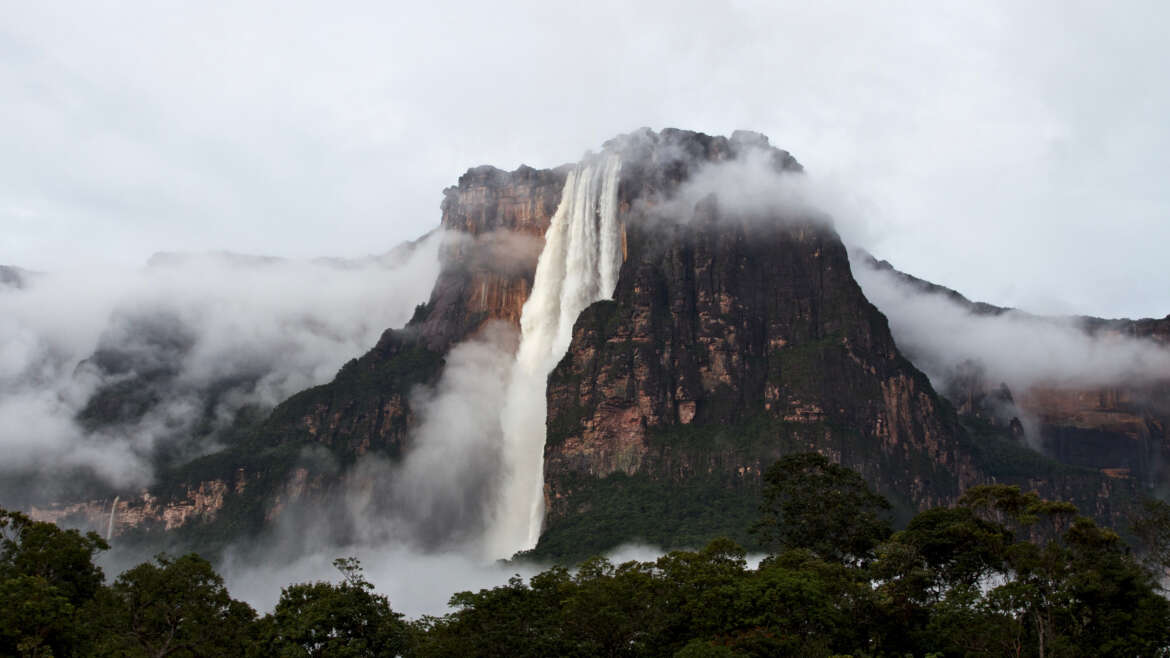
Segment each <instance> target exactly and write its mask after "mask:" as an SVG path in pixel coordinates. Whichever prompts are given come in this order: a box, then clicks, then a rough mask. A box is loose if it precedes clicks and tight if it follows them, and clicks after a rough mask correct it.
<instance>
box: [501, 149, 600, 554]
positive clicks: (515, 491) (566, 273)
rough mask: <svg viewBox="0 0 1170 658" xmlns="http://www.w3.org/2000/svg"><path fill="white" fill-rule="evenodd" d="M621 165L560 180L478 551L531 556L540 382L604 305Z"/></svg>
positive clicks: (539, 476) (538, 485)
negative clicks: (501, 477)
mask: <svg viewBox="0 0 1170 658" xmlns="http://www.w3.org/2000/svg"><path fill="white" fill-rule="evenodd" d="M620 172H621V159H620V158H619V157H618V156H617V155H614V154H604V155H602V156H600V157H597V158H590V159H589V161H588V162H586V163H582V164H580V165H578V166H577V167H576V168H575V169H574V170H573V171H572V172H570V173H569V175H568V178H566V180H565V188H564V191H563V192H562V193H561V203H560V205H559V206H557V210H556V213H555V214H554V215H553V217H552V221H551V222H550V223H549V227H548V231H547V232H546V233H545V236H544V249H543V250H542V251H541V253H540V260H539V261H537V265H536V278H535V281H534V283H533V286H532V294H531V295H530V296H529V298H528V301H527V302H525V304H524V308H523V310H522V311H521V314H520V348H519V350H518V352H517V355H516V363H515V365H514V366H513V369H512V376H511V379H510V382H509V385H508V393H507V395H506V397H505V402H504V408H503V410H502V411H501V413H500V422H501V425H502V428H503V434H504V453H503V454H504V463H505V466H506V468H507V469H508V473H507V477H506V480H505V483H504V486H503V490H502V492H501V494H500V500H499V507H498V508H497V512H496V515H495V519H494V524H493V526H492V527H491V528H490V529H489V531H488V536H487V538H486V549H487V551H488V553H489V554H490V555H492V556H493V557H511V556H512V554H513V553H515V552H516V551H519V550H524V549H527V548H532V547H533V546H535V545H536V540H537V539H538V538H539V536H540V530H541V523H542V522H543V520H544V441H545V418H546V415H547V408H546V400H545V387H546V385H547V381H548V374H549V372H551V371H552V369H553V368H554V367H556V364H557V362H558V361H560V360H561V358H562V357H563V356H564V355H565V352H566V351H567V350H568V349H569V342H570V340H571V339H572V337H573V323H574V322H576V321H577V316H578V315H580V314H581V311H583V310H585V307H587V306H589V305H590V304H592V303H593V302H596V301H599V300H602V299H609V298H610V297H612V296H613V291H614V287H615V286H616V285H617V278H618V272H619V270H620V269H621V265H622V242H621V240H622V238H621V227H620V226H619V225H618V221H617V187H618V176H619V174H620Z"/></svg>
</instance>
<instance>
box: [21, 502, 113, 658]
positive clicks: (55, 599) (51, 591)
mask: <svg viewBox="0 0 1170 658" xmlns="http://www.w3.org/2000/svg"><path fill="white" fill-rule="evenodd" d="M107 548H109V546H107V545H106V542H105V541H103V540H102V539H101V537H98V536H97V534H95V533H92V532H91V533H88V534H85V535H83V534H81V533H80V532H78V531H77V530H62V529H61V528H58V527H57V526H56V525H54V524H52V523H43V522H39V521H33V520H32V519H30V518H29V517H27V516H25V515H24V514H21V513H19V512H9V511H6V510H2V509H0V654H2V655H35V656H49V655H58V656H61V655H70V654H72V653H75V652H77V651H79V648H80V647H81V646H83V633H82V630H81V622H82V616H81V615H80V612H79V610H80V608H81V607H82V606H83V605H85V604H86V603H87V602H88V601H90V600H91V599H92V598H93V597H94V595H95V594H96V593H97V592H98V591H99V590H100V588H101V587H102V580H103V578H104V576H103V574H102V570H101V569H100V568H99V567H97V566H96V565H94V563H93V558H94V556H95V555H96V554H97V553H98V552H99V551H103V550H106V549H107Z"/></svg>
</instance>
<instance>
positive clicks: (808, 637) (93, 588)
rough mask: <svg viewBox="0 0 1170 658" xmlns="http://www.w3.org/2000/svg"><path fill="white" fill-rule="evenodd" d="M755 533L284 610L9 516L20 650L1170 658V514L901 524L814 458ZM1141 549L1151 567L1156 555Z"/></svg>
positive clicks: (0, 592) (1021, 511)
mask: <svg viewBox="0 0 1170 658" xmlns="http://www.w3.org/2000/svg"><path fill="white" fill-rule="evenodd" d="M765 483H766V484H765V488H764V492H763V496H762V502H761V510H760V511H761V515H760V521H759V522H758V523H757V524H756V526H755V532H757V533H759V534H760V535H761V536H763V538H764V539H765V541H764V544H765V545H766V546H768V547H769V553H768V555H767V556H766V557H764V558H763V560H762V561H761V562H760V563H759V565H758V567H755V568H751V567H749V562H748V556H747V555H746V553H745V551H744V550H743V549H742V548H741V547H739V546H738V545H736V544H735V543H734V542H732V541H730V540H727V539H718V540H715V541H713V542H711V543H710V544H708V545H707V546H706V547H704V548H702V549H700V550H697V551H674V552H671V553H668V554H666V555H663V556H661V557H659V558H657V559H655V560H647V561H638V560H631V561H627V562H623V563H621V564H614V563H612V562H611V561H609V560H608V559H606V558H602V557H595V558H591V559H589V560H586V561H585V562H583V563H581V564H579V565H578V566H577V567H576V568H574V569H570V568H567V567H565V566H554V567H551V568H548V569H546V570H544V571H542V572H540V573H539V574H537V575H535V576H533V577H531V578H530V579H528V580H527V581H526V580H524V579H523V578H521V577H519V576H515V577H513V578H511V579H510V580H509V581H508V582H507V583H505V584H503V585H499V586H496V587H492V588H488V589H481V590H479V591H476V592H471V591H466V592H459V593H457V594H455V595H454V596H453V597H452V598H451V601H450V605H451V607H452V611H451V612H450V613H448V614H446V615H443V616H439V617H435V616H423V617H421V618H419V619H415V620H410V621H407V620H405V619H404V618H403V616H402V615H401V614H399V613H396V612H395V611H394V610H393V608H392V606H391V602H390V601H389V600H388V599H387V598H386V597H385V596H382V595H379V594H377V593H376V592H374V589H373V585H372V584H371V583H370V582H368V581H367V580H366V577H365V575H364V574H363V572H362V569H361V565H360V563H358V561H357V560H355V559H352V558H339V559H337V560H335V561H334V566H335V567H336V568H337V569H338V574H339V578H338V579H337V580H336V581H335V582H326V581H318V582H308V583H296V584H292V585H289V586H287V587H285V588H284V589H283V590H282V592H281V596H280V599H279V601H277V602H276V604H275V606H274V608H273V610H272V612H270V613H268V614H266V615H263V616H261V615H258V614H257V613H256V611H255V610H254V609H252V608H251V607H250V606H248V605H247V604H246V603H243V602H241V601H237V600H235V599H233V598H232V597H231V595H230V593H229V592H228V591H227V589H226V587H225V586H224V581H223V579H222V578H221V577H220V576H219V574H217V573H216V572H215V570H214V568H213V567H212V565H211V564H210V563H208V562H207V561H206V560H204V559H203V558H201V557H199V556H198V555H195V554H188V555H183V556H179V557H173V556H168V555H165V554H161V555H159V556H157V557H156V558H155V559H154V560H153V561H150V562H145V563H143V564H140V565H138V566H136V567H133V568H131V569H128V570H126V571H125V572H123V573H122V574H121V575H119V576H118V577H117V578H116V579H114V580H113V582H112V583H108V584H107V583H106V581H105V574H103V572H102V570H101V569H100V568H99V567H97V566H95V564H94V559H95V557H96V556H97V555H98V554H99V553H100V552H101V551H103V550H106V549H107V548H108V545H107V544H106V542H105V541H104V540H102V539H101V538H100V537H99V536H98V535H96V534H94V533H88V534H84V535H83V534H81V533H80V532H78V531H77V530H64V529H61V528H58V527H57V526H55V525H53V524H49V523H42V522H36V521H32V520H31V519H29V518H28V517H27V516H25V515H23V514H21V513H19V512H7V511H5V512H2V513H0V653H3V654H4V655H20V656H241V655H247V656H322V657H332V656H393V655H402V656H552V655H556V656H691V657H693V656H826V657H827V656H833V655H852V656H906V655H914V656H925V655H930V656H1001V655H1015V656H1041V657H1044V656H1164V655H1167V654H1168V653H1170V601H1167V599H1166V598H1165V596H1164V592H1163V590H1162V589H1161V588H1160V586H1159V582H1158V578H1159V577H1160V576H1162V575H1164V574H1165V573H1166V569H1167V567H1170V559H1167V555H1166V539H1165V538H1166V537H1167V536H1168V535H1170V515H1168V514H1167V507H1166V506H1165V504H1164V503H1161V504H1159V503H1157V502H1154V503H1151V504H1150V505H1148V506H1147V509H1146V514H1145V515H1144V516H1143V517H1142V518H1141V519H1138V520H1137V521H1136V522H1135V524H1134V529H1133V532H1134V535H1135V537H1137V538H1138V540H1139V543H1140V544H1141V545H1142V547H1143V550H1142V551H1141V553H1140V554H1138V555H1135V553H1134V552H1132V551H1131V550H1130V548H1129V547H1127V545H1126V544H1125V542H1123V541H1122V538H1121V536H1120V535H1119V534H1118V533H1117V532H1114V531H1113V530H1111V529H1108V528H1102V527H1099V526H1097V525H1096V524H1095V523H1094V522H1093V521H1092V520H1090V519H1088V518H1086V517H1084V516H1080V515H1079V514H1078V512H1077V510H1076V508H1075V507H1073V506H1072V505H1070V504H1068V503H1062V502H1055V501H1047V500H1042V499H1040V498H1039V497H1038V496H1036V495H1035V494H1031V493H1026V492H1023V491H1021V490H1020V489H1019V488H1018V487H1008V486H1001V485H989V486H980V487H974V488H972V489H970V490H968V491H967V492H966V493H965V494H964V495H963V497H962V498H961V499H960V500H959V501H958V502H957V504H956V505H954V506H952V507H938V508H934V509H929V510H926V511H924V512H921V513H919V514H918V515H917V516H915V517H914V518H913V519H911V520H910V522H909V523H908V524H907V525H906V527H905V528H903V529H901V530H898V531H896V532H895V531H893V530H892V528H891V527H890V525H889V521H888V519H887V517H886V514H887V511H888V509H889V503H888V502H887V501H885V499H883V498H882V497H880V496H878V495H877V494H875V493H873V492H872V491H871V490H870V489H869V488H868V487H867V486H866V485H865V483H864V482H863V481H862V480H861V479H860V478H859V477H858V476H857V474H856V473H854V472H853V471H850V470H848V469H846V468H843V467H841V466H839V465H836V464H833V463H831V462H829V461H828V460H827V459H825V458H824V457H823V456H820V455H816V454H796V455H790V456H788V457H785V458H784V459H782V460H780V461H779V462H777V463H776V464H775V465H773V466H772V467H771V468H770V469H768V471H767V473H766V475H765ZM1139 557H1140V558H1141V559H1139Z"/></svg>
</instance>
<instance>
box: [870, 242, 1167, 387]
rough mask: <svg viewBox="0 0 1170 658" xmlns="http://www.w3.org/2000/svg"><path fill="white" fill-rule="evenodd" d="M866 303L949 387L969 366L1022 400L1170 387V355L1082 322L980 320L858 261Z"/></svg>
mask: <svg viewBox="0 0 1170 658" xmlns="http://www.w3.org/2000/svg"><path fill="white" fill-rule="evenodd" d="M852 260H853V263H852V265H853V274H854V276H855V277H856V278H857V280H858V283H860V284H861V287H862V290H863V291H864V292H865V295H866V297H867V298H868V299H869V300H870V301H871V302H873V304H874V305H875V306H877V307H878V309H880V310H881V311H882V313H884V314H885V315H886V317H887V318H888V319H889V322H890V329H891V331H892V332H893V334H894V339H895V340H896V341H897V343H898V347H899V348H900V349H902V350H903V351H904V352H905V353H906V354H907V356H908V357H909V358H910V359H911V360H912V361H913V362H914V364H915V365H917V366H918V367H919V368H921V369H922V370H923V371H924V372H926V374H927V375H928V376H929V377H930V378H931V381H932V382H934V384H935V386H936V387H940V388H941V387H943V386H945V384H946V383H947V382H948V381H949V380H950V379H951V378H952V377H953V376H955V374H956V373H958V372H960V371H961V370H962V369H963V368H964V364H965V363H966V362H974V363H976V364H979V365H980V366H981V367H982V368H983V369H984V371H985V373H986V377H987V378H988V380H989V383H990V384H991V385H993V386H994V385H998V384H999V383H1000V382H1004V383H1006V384H1007V385H1008V387H1009V389H1011V390H1012V391H1013V392H1015V393H1022V392H1023V391H1025V390H1027V389H1028V388H1031V387H1033V386H1037V385H1043V386H1053V387H1071V388H1087V387H1098V386H1120V385H1131V384H1132V385H1144V384H1150V383H1153V382H1159V381H1167V380H1170V349H1167V348H1166V347H1164V346H1160V345H1158V344H1157V343H1154V342H1152V341H1149V340H1141V339H1135V338H1132V337H1129V336H1124V335H1120V334H1116V333H1109V332H1104V331H1103V332H1096V333H1094V334H1089V333H1088V332H1086V331H1085V329H1084V326H1083V324H1082V322H1081V321H1080V320H1078V319H1077V318H1071V317H1064V318H1062V317H1044V316H1037V315H1031V314H1028V313H1025V312H1021V311H1015V310H1005V311H1004V312H1002V313H973V312H972V311H971V310H970V308H969V307H968V306H967V305H965V304H962V303H959V302H956V301H955V300H954V299H952V298H950V297H949V296H947V295H945V294H937V293H935V294H932V293H924V292H923V291H922V290H921V289H919V288H917V287H915V286H912V285H910V284H908V283H907V282H905V281H904V280H902V279H901V278H900V277H899V276H898V275H897V274H895V273H894V272H892V271H890V270H887V269H878V268H875V267H872V266H871V265H870V264H868V262H867V261H866V259H865V258H864V256H860V257H859V256H858V254H857V253H856V252H855V253H854V257H853V259H852Z"/></svg>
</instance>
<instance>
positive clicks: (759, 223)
mask: <svg viewBox="0 0 1170 658" xmlns="http://www.w3.org/2000/svg"><path fill="white" fill-rule="evenodd" d="M743 140H744V137H742V136H741V137H739V138H738V139H737V138H735V137H733V138H732V139H731V140H723V139H722V138H707V137H706V136H700V135H695V134H693V133H681V132H669V133H663V134H662V135H660V136H655V135H642V136H640V138H639V139H638V143H636V144H635V145H634V146H633V147H632V148H631V147H626V148H625V149H624V154H623V179H622V182H621V192H620V196H621V199H622V203H621V207H622V209H623V210H622V221H623V223H624V224H625V225H626V226H627V227H628V229H627V253H626V262H625V264H624V265H623V267H622V270H621V276H620V279H619V283H618V286H617V291H616V293H615V300H614V301H613V302H602V303H598V304H595V305H594V306H592V307H590V308H589V309H587V310H586V311H585V313H583V314H582V316H581V318H580V319H579V320H578V322H577V324H576V326H575V328H574V334H573V340H572V344H571V347H570V348H569V352H568V354H567V355H566V356H565V358H564V360H562V361H561V363H560V364H559V365H558V366H557V368H556V369H555V370H554V372H553V373H552V375H551V376H550V378H549V387H548V429H549V432H548V443H547V446H546V450H545V477H546V485H545V490H546V502H547V505H546V508H547V510H548V512H547V523H546V528H547V531H546V536H545V538H544V539H543V540H542V543H544V544H546V545H548V546H549V548H548V552H549V553H550V554H558V553H559V552H560V549H562V548H567V547H568V545H569V544H570V543H576V542H579V541H580V538H579V537H576V536H573V537H572V541H571V542H570V541H568V540H566V541H562V537H561V536H562V535H563V534H565V533H563V532H562V529H563V528H565V527H568V531H567V532H571V531H572V528H573V526H574V525H576V524H577V523H578V522H579V521H580V519H581V518H582V517H583V516H589V515H595V516H599V517H600V516H602V515H604V514H607V513H608V512H605V511H604V510H608V509H612V508H613V506H614V505H615V504H617V501H616V500H613V499H612V498H616V497H622V496H626V495H627V493H628V492H627V488H628V487H626V486H619V485H620V484H622V483H626V482H627V481H630V482H635V483H636V484H635V485H632V486H636V487H640V488H645V489H647V490H653V489H657V490H658V491H659V493H660V494H661V495H662V496H664V497H669V496H674V497H678V496H688V495H695V496H698V495H703V492H701V491H699V490H698V489H696V490H694V491H688V489H690V488H691V487H689V486H688V483H690V482H692V481H703V486H702V487H701V488H702V489H705V490H706V494H707V495H711V493H712V491H714V490H718V489H719V488H724V489H726V490H734V489H735V488H736V487H739V488H745V487H746V488H753V487H756V486H758V481H759V480H758V478H759V474H760V472H761V470H762V469H765V468H767V466H769V465H770V464H771V463H772V462H773V461H774V460H775V459H777V458H778V457H779V456H781V455H782V454H784V453H786V452H791V451H794V450H809V449H812V450H818V451H821V452H824V453H827V454H830V455H832V456H833V458H834V459H837V460H839V461H841V462H843V463H845V464H848V465H849V466H852V467H854V468H857V469H858V470H859V471H861V472H862V473H863V474H864V475H865V476H866V478H867V479H868V480H869V481H870V482H871V483H874V484H876V485H877V486H878V487H879V488H880V489H881V490H883V491H884V492H886V493H888V494H891V495H893V496H894V497H895V498H898V499H899V500H901V501H902V502H903V504H904V505H907V506H910V507H921V506H927V505H934V504H939V503H943V502H947V501H949V500H953V499H954V498H955V497H956V496H957V495H958V494H959V492H960V491H961V490H962V489H963V488H965V487H966V486H969V485H971V484H973V483H976V482H979V481H982V480H983V479H984V478H985V476H984V475H983V474H981V473H979V472H978V471H977V469H976V466H975V464H974V461H973V458H972V456H971V453H970V451H969V450H964V447H963V441H964V440H965V437H964V435H963V433H962V430H961V428H960V427H959V425H958V421H957V418H956V417H955V415H954V413H953V411H952V410H951V409H950V407H949V405H945V403H942V404H940V401H939V399H938V397H937V395H936V394H935V392H934V390H933V389H932V388H931V386H930V384H929V382H928V381H927V380H926V378H925V377H924V376H923V375H922V374H921V373H920V372H918V371H917V370H916V369H915V368H914V367H913V366H912V365H911V364H910V363H909V362H908V361H906V360H905V359H904V358H902V356H901V355H900V354H899V353H898V350H897V347H896V346H895V344H894V341H893V339H892V338H891V336H890V332H889V329H888V327H887V325H886V321H885V318H884V317H883V316H882V315H881V313H879V312H878V311H877V310H876V309H875V308H874V307H873V306H872V305H871V304H870V303H869V302H868V301H867V300H866V299H865V297H864V296H863V295H862V293H861V290H860V288H859V287H858V285H857V283H856V282H855V281H854V280H853V277H852V275H851V273H850V266H849V259H848V255H847V253H846V250H845V248H844V246H843V245H842V244H841V242H840V240H839V239H838V237H837V235H836V234H835V233H834V232H833V231H832V229H831V228H828V227H827V226H825V225H824V224H823V223H821V222H820V221H817V220H816V219H814V218H807V217H800V216H785V215H783V214H780V211H776V213H777V214H776V215H774V216H765V217H759V216H755V217H745V216H742V215H737V214H736V213H735V212H734V210H732V211H726V210H723V209H721V204H720V203H719V202H718V200H716V199H711V198H707V199H704V200H702V201H700V202H699V204H698V205H697V206H696V207H695V208H693V209H690V208H683V209H681V211H683V212H686V211H693V217H692V216H689V215H688V216H663V211H664V209H665V208H669V209H667V210H666V212H669V213H678V212H680V209H679V208H677V207H670V205H671V204H670V203H668V201H669V199H670V198H671V196H672V194H673V192H674V188H675V187H676V186H677V185H678V184H679V183H680V182H681V181H684V180H686V179H687V178H688V176H689V175H691V174H692V173H693V172H694V171H696V170H698V169H699V168H701V167H702V166H704V165H705V164H708V163H712V162H723V161H726V160H729V159H735V158H736V157H738V156H740V155H741V154H742V153H744V152H746V151H747V150H748V149H767V153H768V154H769V155H770V157H771V158H772V159H773V161H774V162H775V163H776V164H777V165H778V166H776V169H777V170H778V171H782V172H788V175H795V172H798V171H799V165H796V164H795V162H794V161H792V160H791V156H788V155H787V154H786V153H784V152H782V151H779V150H776V149H770V148H769V147H767V145H766V142H763V141H760V140H754V141H751V142H746V143H745V142H744V141H743ZM627 158H629V159H627ZM626 172H631V173H629V174H627V173H626ZM739 498H740V499H741V500H742V501H745V502H747V501H750V502H747V508H746V509H745V507H744V504H743V503H741V504H739V505H737V506H736V508H735V509H727V510H722V511H723V512H725V513H726V514H727V516H728V518H729V519H731V520H733V521H734V522H737V523H738V522H740V521H742V520H743V518H744V517H750V516H751V515H752V514H753V513H754V505H755V501H754V499H753V498H752V497H751V496H739ZM690 511H692V510H691V509H690V506H689V505H682V506H678V507H676V508H673V509H655V510H654V511H653V515H654V516H657V517H659V520H662V517H663V515H665V516H670V515H672V514H679V515H683V514H685V513H689V512H690ZM646 521H647V519H644V518H640V515H639V514H630V515H627V518H624V519H622V518H617V517H607V518H604V519H602V518H598V519H597V522H598V523H602V524H605V523H611V524H613V525H615V526H617V525H621V524H628V526H627V527H628V529H629V530H630V533H629V534H628V536H627V537H626V539H634V538H641V539H647V540H651V541H655V542H658V543H666V544H670V545H674V544H677V543H678V538H679V537H680V535H686V534H689V533H690V532H691V531H693V529H694V526H695V524H691V525H690V528H688V529H687V530H685V531H684V530H682V529H681V528H682V526H685V525H687V521H686V520H685V518H677V519H674V521H676V522H677V525H678V526H679V528H676V529H675V530H674V531H671V530H669V529H665V530H666V532H662V530H663V528H656V529H654V530H651V531H649V532H650V534H652V535H653V536H642V537H638V534H637V533H638V532H639V531H641V530H642V529H641V528H638V527H629V526H631V525H632V526H638V525H644V524H645V522H646ZM743 528H746V525H744V526H743ZM708 530H725V531H728V532H732V533H734V534H741V533H742V528H734V527H732V526H725V527H719V526H718V524H716V527H711V528H708ZM737 531H738V532H737Z"/></svg>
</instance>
